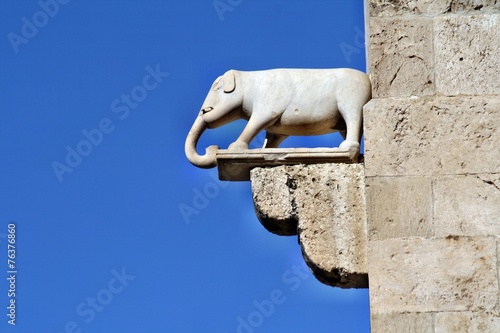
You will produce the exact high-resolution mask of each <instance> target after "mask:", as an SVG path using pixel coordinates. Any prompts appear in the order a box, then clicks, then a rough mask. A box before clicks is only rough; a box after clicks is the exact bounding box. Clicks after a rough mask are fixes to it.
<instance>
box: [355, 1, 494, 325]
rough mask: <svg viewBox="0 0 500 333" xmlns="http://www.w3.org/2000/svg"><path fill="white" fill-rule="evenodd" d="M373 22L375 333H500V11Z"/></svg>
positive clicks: (376, 14)
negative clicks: (499, 128)
mask: <svg viewBox="0 0 500 333" xmlns="http://www.w3.org/2000/svg"><path fill="white" fill-rule="evenodd" d="M367 11H368V15H369V36H370V39H369V42H368V43H367V45H368V46H367V47H368V50H367V51H368V52H369V57H368V59H370V60H369V61H370V63H369V67H370V73H371V78H372V83H373V100H371V101H370V102H369V103H368V104H367V105H366V106H365V111H364V117H365V118H364V119H365V123H364V126H365V174H366V200H367V221H368V222H367V223H368V226H367V227H368V275H369V286H370V306H371V321H372V332H374V333H378V332H384V333H386V332H398V333H399V332H429V333H431V332H432V333H434V332H436V333H437V332H500V304H499V296H500V289H499V284H500V281H499V275H500V273H499V272H500V265H499V263H500V261H499V258H500V132H499V130H498V127H499V126H500V1H496V0H413V1H408V0H392V1H389V0H367Z"/></svg>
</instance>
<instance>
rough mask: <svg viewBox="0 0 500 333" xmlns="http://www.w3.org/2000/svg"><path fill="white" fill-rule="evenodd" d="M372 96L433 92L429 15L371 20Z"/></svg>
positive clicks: (430, 23) (430, 93)
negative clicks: (425, 16)
mask: <svg viewBox="0 0 500 333" xmlns="http://www.w3.org/2000/svg"><path fill="white" fill-rule="evenodd" d="M370 41H371V43H370V59H371V70H370V73H371V79H372V91H373V98H381V97H399V96H412V95H432V94H434V82H433V80H434V79H433V76H434V73H433V71H434V64H433V57H432V19H431V18H412V19H405V18H391V19H380V18H372V19H371V20H370Z"/></svg>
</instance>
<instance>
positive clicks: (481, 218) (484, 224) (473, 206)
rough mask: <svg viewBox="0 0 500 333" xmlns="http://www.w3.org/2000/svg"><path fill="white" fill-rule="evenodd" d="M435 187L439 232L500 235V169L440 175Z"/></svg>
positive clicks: (436, 227)
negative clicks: (468, 173) (479, 172)
mask: <svg viewBox="0 0 500 333" xmlns="http://www.w3.org/2000/svg"><path fill="white" fill-rule="evenodd" d="M497 157H500V156H497ZM432 188H433V195H434V213H433V215H434V226H435V235H436V236H444V237H445V236H448V235H464V236H500V173H496V174H475V175H456V176H442V177H437V178H436V179H434V180H433V185H432Z"/></svg>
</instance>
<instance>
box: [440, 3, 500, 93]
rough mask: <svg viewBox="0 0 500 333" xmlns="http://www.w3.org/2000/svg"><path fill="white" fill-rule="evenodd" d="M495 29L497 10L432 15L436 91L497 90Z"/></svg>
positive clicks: (499, 18)
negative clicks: (493, 11)
mask: <svg viewBox="0 0 500 333" xmlns="http://www.w3.org/2000/svg"><path fill="white" fill-rule="evenodd" d="M499 6H500V5H499ZM499 31H500V14H494V15H477V16H453V17H448V16H445V17H439V18H435V19H434V35H435V42H434V52H435V55H434V59H435V60H434V61H435V63H434V67H435V71H436V75H435V83H436V90H437V92H438V93H440V94H443V95H452V96H454V95H461V94H462V95H488V94H500V33H498V32H499Z"/></svg>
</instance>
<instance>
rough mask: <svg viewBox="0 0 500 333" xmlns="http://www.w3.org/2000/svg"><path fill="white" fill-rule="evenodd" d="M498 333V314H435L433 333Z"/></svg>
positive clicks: (499, 327) (499, 329)
mask: <svg viewBox="0 0 500 333" xmlns="http://www.w3.org/2000/svg"><path fill="white" fill-rule="evenodd" d="M450 332H453V333H498V332H500V314H498V313H485V312H470V311H467V312H441V313H437V314H436V319H435V333H450Z"/></svg>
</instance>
